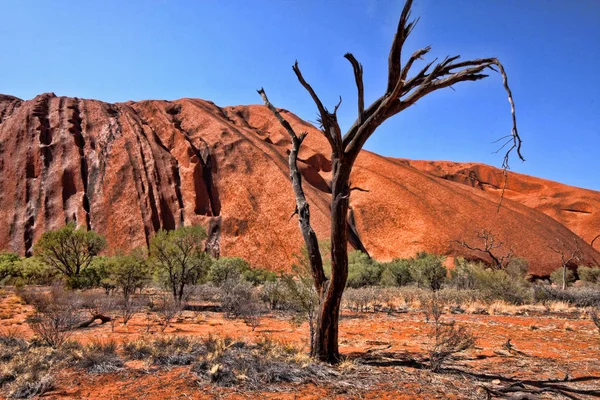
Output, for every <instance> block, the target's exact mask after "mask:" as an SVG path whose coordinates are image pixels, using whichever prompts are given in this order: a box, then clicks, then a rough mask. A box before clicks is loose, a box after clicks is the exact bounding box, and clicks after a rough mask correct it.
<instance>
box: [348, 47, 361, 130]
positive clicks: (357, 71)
mask: <svg viewBox="0 0 600 400" xmlns="http://www.w3.org/2000/svg"><path fill="white" fill-rule="evenodd" d="M344 57H345V58H346V59H347V60H348V61H350V63H351V64H352V68H353V70H354V80H355V81H356V89H357V91H358V121H362V119H363V114H364V113H365V88H364V84H363V67H362V65H361V64H360V63H359V62H358V60H356V58H354V56H353V55H352V53H346V54H345V55H344Z"/></svg>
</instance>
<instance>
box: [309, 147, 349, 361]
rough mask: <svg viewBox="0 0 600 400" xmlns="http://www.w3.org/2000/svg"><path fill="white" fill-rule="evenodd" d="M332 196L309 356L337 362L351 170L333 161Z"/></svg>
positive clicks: (346, 276)
mask: <svg viewBox="0 0 600 400" xmlns="http://www.w3.org/2000/svg"><path fill="white" fill-rule="evenodd" d="M333 171H334V177H333V181H332V185H331V186H332V195H331V279H330V281H329V282H328V283H329V284H328V285H327V288H326V290H325V291H324V295H323V296H321V303H320V307H319V314H318V319H317V327H316V332H315V337H314V343H313V346H312V347H313V352H312V354H311V355H312V356H313V357H315V358H318V359H319V360H321V361H327V362H330V363H335V362H337V361H339V348H338V322H339V314H340V305H341V300H342V294H343V293H344V289H345V287H346V281H347V279H348V225H347V224H346V219H347V217H348V205H349V198H350V188H349V178H350V170H349V168H346V167H345V166H340V163H339V160H336V159H334V160H333Z"/></svg>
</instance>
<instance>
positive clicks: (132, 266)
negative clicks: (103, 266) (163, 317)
mask: <svg viewBox="0 0 600 400" xmlns="http://www.w3.org/2000/svg"><path fill="white" fill-rule="evenodd" d="M108 268H109V269H108V275H109V280H110V283H111V284H112V285H114V286H115V287H116V288H117V289H120V290H121V292H122V293H123V298H124V300H125V302H128V301H129V297H130V296H131V295H132V294H133V293H134V292H135V290H136V289H141V288H143V287H144V285H146V283H147V282H148V281H149V280H150V279H151V271H150V267H149V266H148V263H147V262H146V258H145V257H144V253H143V250H141V249H136V250H134V251H132V252H131V253H130V254H119V255H116V256H114V257H111V259H110V262H109V267H108Z"/></svg>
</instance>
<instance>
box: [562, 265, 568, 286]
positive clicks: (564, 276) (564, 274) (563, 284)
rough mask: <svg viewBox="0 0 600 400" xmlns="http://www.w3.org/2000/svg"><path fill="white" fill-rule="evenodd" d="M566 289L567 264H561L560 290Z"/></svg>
mask: <svg viewBox="0 0 600 400" xmlns="http://www.w3.org/2000/svg"><path fill="white" fill-rule="evenodd" d="M566 288H567V264H563V279H562V290H565V289H566Z"/></svg>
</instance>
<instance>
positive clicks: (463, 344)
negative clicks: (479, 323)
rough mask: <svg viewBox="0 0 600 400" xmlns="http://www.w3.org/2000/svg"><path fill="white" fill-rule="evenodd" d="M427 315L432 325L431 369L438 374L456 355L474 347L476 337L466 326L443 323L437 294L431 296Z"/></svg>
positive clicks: (451, 322) (453, 322) (430, 334)
mask: <svg viewBox="0 0 600 400" xmlns="http://www.w3.org/2000/svg"><path fill="white" fill-rule="evenodd" d="M425 314H426V319H427V322H429V323H430V324H432V326H431V331H430V333H429V336H430V338H431V344H430V347H429V367H430V369H431V370H432V371H433V372H437V371H439V370H440V368H441V367H442V365H443V364H444V363H445V362H447V361H449V360H451V359H452V358H453V357H454V356H455V355H456V354H458V353H460V352H463V351H465V350H467V349H469V348H471V347H473V345H474V344H475V336H473V334H472V333H471V332H470V331H469V330H468V329H466V328H465V327H464V326H457V325H456V322H455V321H449V322H445V321H442V319H441V317H442V314H443V311H442V305H441V303H440V302H439V300H438V299H437V297H436V295H435V294H434V295H433V296H431V299H430V301H429V305H428V307H427V309H426V311H425Z"/></svg>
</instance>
